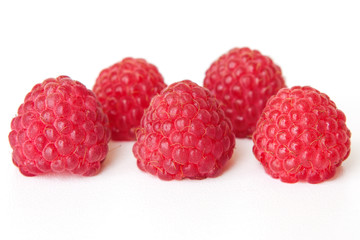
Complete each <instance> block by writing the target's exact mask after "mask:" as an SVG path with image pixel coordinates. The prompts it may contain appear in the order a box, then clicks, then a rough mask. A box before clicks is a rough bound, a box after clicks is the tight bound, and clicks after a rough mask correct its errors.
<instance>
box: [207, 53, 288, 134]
mask: <svg viewBox="0 0 360 240" xmlns="http://www.w3.org/2000/svg"><path fill="white" fill-rule="evenodd" d="M204 86H205V87H206V88H208V89H209V90H210V91H211V92H212V93H213V94H214V95H215V96H216V98H217V99H219V100H220V101H221V102H222V103H223V104H224V105H225V107H226V108H225V113H226V115H227V116H228V117H229V118H230V120H231V121H232V124H233V127H234V133H235V136H236V137H239V138H245V137H251V136H252V133H253V132H254V130H255V126H256V121H257V120H258V119H259V117H260V115H261V112H262V110H263V109H264V107H265V104H266V102H267V100H268V99H269V98H270V97H271V96H272V95H274V94H276V93H277V91H278V90H279V89H280V88H283V87H285V82H284V79H283V77H282V74H281V69H280V67H279V66H277V65H276V64H274V63H273V61H272V60H271V59H270V58H269V57H267V56H264V55H262V54H261V53H260V52H259V51H257V50H250V49H249V48H234V49H231V50H230V51H229V52H228V53H226V54H224V55H222V56H221V57H220V58H219V59H218V60H216V61H215V62H214V63H212V65H211V66H210V68H209V69H208V70H207V71H206V76H205V79H204Z"/></svg>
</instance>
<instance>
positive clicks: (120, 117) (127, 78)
mask: <svg viewBox="0 0 360 240" xmlns="http://www.w3.org/2000/svg"><path fill="white" fill-rule="evenodd" d="M164 87H166V85H165V83H164V80H163V77H162V76H161V74H160V73H159V71H158V69H157V68H156V67H155V66H154V65H153V64H150V63H148V62H146V61H145V60H144V59H140V58H124V59H123V60H122V61H121V62H118V63H115V64H114V65H112V66H111V67H109V68H106V69H104V70H102V71H101V73H100V75H99V76H98V78H97V80H96V83H95V85H94V87H93V90H94V93H95V95H96V96H97V97H98V99H99V101H100V102H101V104H102V105H103V109H104V112H105V113H106V114H107V116H108V118H109V123H110V128H111V138H112V139H113V140H135V130H136V128H138V127H139V124H140V119H141V117H142V115H143V113H144V110H145V108H147V107H148V106H149V103H150V100H151V98H152V97H153V96H154V95H156V94H158V93H160V91H161V90H162V89H163V88H164Z"/></svg>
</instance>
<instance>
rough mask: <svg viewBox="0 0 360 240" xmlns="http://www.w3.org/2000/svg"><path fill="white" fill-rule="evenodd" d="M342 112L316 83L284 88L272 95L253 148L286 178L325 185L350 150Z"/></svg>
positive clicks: (268, 167) (270, 171)
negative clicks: (315, 87)
mask: <svg viewBox="0 0 360 240" xmlns="http://www.w3.org/2000/svg"><path fill="white" fill-rule="evenodd" d="M345 122H346V118H345V115H344V113H343V112H342V111H340V110H339V109H337V108H336V105H335V103H334V102H333V101H331V100H330V98H329V97H328V96H327V95H325V94H324V93H321V92H319V91H318V90H316V89H313V88H311V87H293V88H291V89H287V88H283V89H281V90H280V91H279V92H278V93H277V94H276V95H275V96H273V97H272V98H270V99H269V101H268V103H267V105H266V107H265V109H264V111H263V113H262V114H261V117H260V119H259V121H258V123H257V126H256V130H255V132H254V136H253V141H254V147H253V152H254V154H255V157H256V158H257V159H258V160H259V161H260V162H261V163H262V165H263V166H264V168H265V171H266V172H267V173H268V174H270V175H271V176H272V177H274V178H280V180H281V181H283V182H288V183H294V182H297V181H299V180H304V181H307V182H309V183H319V182H322V181H324V180H327V179H329V178H331V177H332V176H334V174H335V171H336V168H337V167H339V166H340V165H341V163H342V161H344V160H345V159H346V158H347V157H348V156H349V154H350V137H351V133H350V131H349V129H348V128H347V127H346V123H345Z"/></svg>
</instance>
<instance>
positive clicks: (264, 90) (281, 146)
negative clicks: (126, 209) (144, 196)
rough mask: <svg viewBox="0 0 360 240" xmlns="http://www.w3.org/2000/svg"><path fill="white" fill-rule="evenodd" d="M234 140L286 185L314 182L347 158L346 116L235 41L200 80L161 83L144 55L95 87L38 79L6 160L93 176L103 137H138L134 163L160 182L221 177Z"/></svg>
mask: <svg viewBox="0 0 360 240" xmlns="http://www.w3.org/2000/svg"><path fill="white" fill-rule="evenodd" d="M235 137H238V138H252V139H253V142H254V147H253V152H254V155H255V157H256V158H257V159H258V160H259V161H260V163H261V164H262V165H263V167H264V169H265V171H266V172H267V173H268V174H270V175H271V176H272V177H274V178H279V179H280V180H281V181H283V182H289V183H293V182H297V181H299V180H300V181H306V182H309V183H319V182H322V181H325V180H327V179H329V178H331V177H333V176H334V174H335V171H336V168H337V167H339V166H340V165H341V163H342V162H343V161H344V160H345V159H346V158H347V157H348V156H349V153H350V137H351V133H350V131H349V129H348V128H347V127H346V118H345V115H344V113H342V112H341V111H340V110H339V109H337V107H336V105H335V103H334V102H333V101H332V100H330V98H329V97H328V96H327V95H326V94H324V93H321V92H319V91H318V90H316V89H313V88H311V87H298V86H297V87H292V88H287V87H286V85H285V81H284V78H283V76H282V72H281V69H280V67H279V66H278V65H276V64H275V63H274V62H273V61H272V59H270V58H269V57H267V56H264V55H262V54H261V53H260V52H259V51H257V50H251V49H249V48H234V49H231V50H230V51H229V52H227V53H226V54H224V55H222V56H221V57H220V58H219V59H217V60H216V61H215V62H213V63H212V64H211V66H210V67H209V69H208V70H207V71H206V75H205V79H204V87H202V86H199V85H197V84H195V83H193V82H191V81H189V80H184V81H180V82H176V83H173V84H171V85H170V86H166V84H165V82H164V79H163V77H162V75H161V74H160V73H159V71H158V69H157V68H156V67H155V66H154V65H153V64H150V63H148V62H147V61H146V60H144V59H134V58H125V59H123V60H122V61H121V62H118V63H116V64H114V65H112V66H110V67H109V68H106V69H104V70H103V71H101V73H100V74H99V76H98V78H97V80H96V83H95V85H94V87H93V91H91V90H89V89H86V87H85V86H84V85H82V84H81V83H80V82H77V81H74V80H71V79H70V78H69V77H66V76H60V77H58V78H56V79H54V78H52V79H47V80H45V81H44V82H42V83H39V84H37V85H35V86H34V88H33V89H32V90H31V92H29V94H27V96H26V97H25V101H24V103H23V104H21V106H20V107H19V109H18V115H17V116H16V117H15V118H14V119H13V120H12V122H11V132H10V134H9V141H10V145H11V147H12V148H13V154H12V159H13V162H14V164H15V165H16V166H17V167H19V170H20V171H21V173H23V174H24V175H26V176H35V175H39V174H44V173H48V172H71V173H74V174H80V175H84V176H91V175H95V174H97V173H98V172H99V171H100V168H101V163H102V162H103V161H104V160H105V159H106V155H107V152H108V142H109V140H110V139H112V140H115V141H116V140H136V142H135V144H134V146H133V153H134V156H135V157H136V159H137V164H138V167H139V168H140V169H141V170H143V171H145V172H149V173H151V174H153V175H156V176H158V177H159V178H160V179H164V180H172V179H178V180H180V179H184V178H189V179H203V178H207V177H217V176H219V175H220V174H221V173H222V170H223V169H224V166H225V164H226V163H227V162H228V160H229V159H230V158H231V157H232V153H233V149H234V147H235Z"/></svg>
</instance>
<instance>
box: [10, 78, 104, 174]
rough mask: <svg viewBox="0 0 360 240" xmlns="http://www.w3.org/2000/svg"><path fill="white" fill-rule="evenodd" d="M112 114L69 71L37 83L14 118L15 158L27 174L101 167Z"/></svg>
mask: <svg viewBox="0 0 360 240" xmlns="http://www.w3.org/2000/svg"><path fill="white" fill-rule="evenodd" d="M109 140H110V129H109V127H108V118H107V116H106V115H105V114H104V113H103V110H102V108H101V104H100V103H99V101H98V100H97V99H96V97H95V95H94V93H93V92H92V91H90V90H88V89H87V88H86V87H85V86H84V85H83V84H81V83H80V82H78V81H74V80H72V79H70V78H69V77H67V76H59V77H58V78H56V79H55V78H49V79H46V80H45V81H43V82H42V83H39V84H36V85H35V86H34V87H33V88H32V90H31V91H30V92H29V93H28V94H27V95H26V97H25V100H24V103H23V104H21V105H20V107H19V109H18V114H17V116H16V117H14V118H13V120H12V121H11V132H10V134H9V142H10V145H11V147H12V149H13V153H12V160H13V163H14V164H15V165H16V166H17V167H18V168H19V170H20V172H21V173H22V174H23V175H25V176H36V175H40V174H44V173H49V172H71V173H74V174H79V175H84V176H91V175H95V174H97V173H98V172H99V170H100V168H101V162H102V161H104V159H105V157H106V155H107V152H108V142H109Z"/></svg>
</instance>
